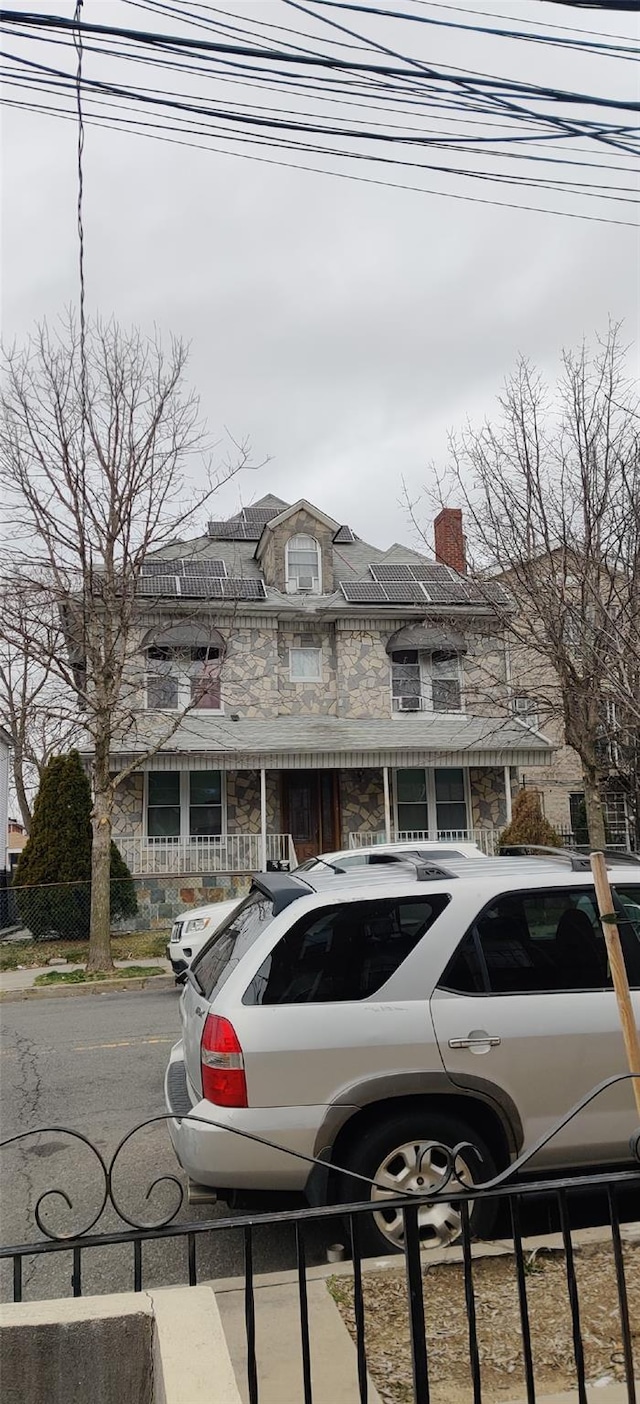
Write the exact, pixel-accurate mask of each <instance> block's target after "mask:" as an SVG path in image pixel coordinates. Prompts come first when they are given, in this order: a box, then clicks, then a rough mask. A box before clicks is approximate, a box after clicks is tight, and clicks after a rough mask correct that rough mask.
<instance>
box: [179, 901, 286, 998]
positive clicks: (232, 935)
mask: <svg viewBox="0 0 640 1404" xmlns="http://www.w3.org/2000/svg"><path fill="white" fill-rule="evenodd" d="M272 919H273V902H272V900H271V898H270V897H265V896H264V894H263V893H262V892H251V893H250V894H249V896H248V897H247V899H246V901H245V902H243V904H242V906H241V907H238V908H237V909H236V911H235V912H232V913H231V915H230V917H229V919H228V921H227V922H226V923H225V925H224V926H222V927H221V928H220V930H219V931H216V932H215V935H213V936H212V938H211V940H210V942H209V944H208V945H206V946H204V947H203V949H202V950H201V951H200V952H199V954H198V955H197V956H196V958H195V960H194V961H193V963H192V965H191V971H192V972H193V976H194V979H195V981H196V983H197V985H198V987H199V988H200V990H201V991H202V994H203V995H206V997H207V999H209V1000H211V999H215V996H216V995H217V994H218V992H219V991H220V990H221V989H222V986H223V985H224V984H225V982H226V981H227V980H228V978H229V976H230V974H231V971H232V970H233V969H234V968H235V966H236V965H237V964H238V961H240V960H241V959H242V957H243V955H244V954H245V953H246V951H248V950H250V948H251V946H252V945H253V943H254V941H257V939H258V936H261V935H262V932H263V931H265V930H266V928H267V926H268V925H269V922H270V921H272Z"/></svg>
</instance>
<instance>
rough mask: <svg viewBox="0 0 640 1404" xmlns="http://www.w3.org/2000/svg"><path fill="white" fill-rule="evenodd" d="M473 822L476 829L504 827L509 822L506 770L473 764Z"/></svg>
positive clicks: (470, 771) (470, 772)
mask: <svg viewBox="0 0 640 1404" xmlns="http://www.w3.org/2000/svg"><path fill="white" fill-rule="evenodd" d="M469 788H470V790H471V822H472V827H473V828H474V829H503V828H504V827H505V825H506V823H507V799H506V793H505V777H504V770H497V769H493V768H491V767H489V766H487V767H484V766H471V768H470V770H469Z"/></svg>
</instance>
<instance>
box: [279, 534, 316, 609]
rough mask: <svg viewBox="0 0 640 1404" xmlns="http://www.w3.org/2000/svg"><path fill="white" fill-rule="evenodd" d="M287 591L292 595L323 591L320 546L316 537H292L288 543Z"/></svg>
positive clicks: (314, 593) (313, 593)
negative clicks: (299, 592) (301, 592)
mask: <svg viewBox="0 0 640 1404" xmlns="http://www.w3.org/2000/svg"><path fill="white" fill-rule="evenodd" d="M286 571H287V590H288V591H289V593H291V594H297V593H298V591H305V592H306V591H308V592H309V594H312V595H319V594H320V593H321V589H322V570H321V558H320V546H319V544H318V542H317V541H316V539H315V537H314V536H290V537H289V540H288V541H287V559H286Z"/></svg>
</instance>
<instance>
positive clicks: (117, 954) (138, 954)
mask: <svg viewBox="0 0 640 1404" xmlns="http://www.w3.org/2000/svg"><path fill="white" fill-rule="evenodd" d="M168 939H169V931H168V929H167V930H166V931H138V932H134V933H133V934H132V935H130V936H114V937H113V939H112V941H111V954H112V955H113V958H114V960H153V959H156V958H157V957H158V956H163V955H164V953H165V949H166V945H167V941H168ZM88 948H89V946H88V942H87V941H3V942H2V943H0V971H2V970H19V969H20V968H21V967H23V968H24V969H31V968H32V967H33V966H43V965H47V964H48V962H49V961H50V960H68V961H69V964H70V965H78V964H80V963H81V962H84V961H86V959H87V954H88Z"/></svg>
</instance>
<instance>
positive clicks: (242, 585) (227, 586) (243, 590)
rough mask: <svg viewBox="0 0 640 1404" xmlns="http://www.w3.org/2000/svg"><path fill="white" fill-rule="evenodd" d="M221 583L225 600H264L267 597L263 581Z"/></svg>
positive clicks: (224, 581) (229, 581) (225, 581)
mask: <svg viewBox="0 0 640 1404" xmlns="http://www.w3.org/2000/svg"><path fill="white" fill-rule="evenodd" d="M219 583H220V584H221V586H222V597H223V599H225V600H264V599H266V596H267V592H266V590H265V587H264V583H263V581H262V580H222V581H221V582H219Z"/></svg>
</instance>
